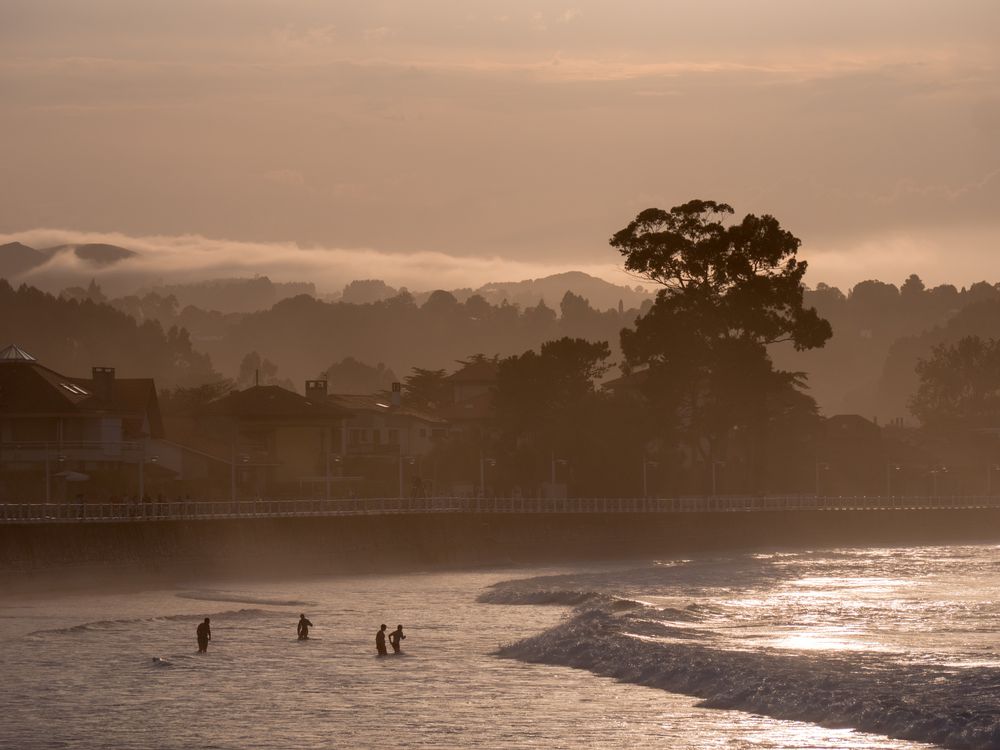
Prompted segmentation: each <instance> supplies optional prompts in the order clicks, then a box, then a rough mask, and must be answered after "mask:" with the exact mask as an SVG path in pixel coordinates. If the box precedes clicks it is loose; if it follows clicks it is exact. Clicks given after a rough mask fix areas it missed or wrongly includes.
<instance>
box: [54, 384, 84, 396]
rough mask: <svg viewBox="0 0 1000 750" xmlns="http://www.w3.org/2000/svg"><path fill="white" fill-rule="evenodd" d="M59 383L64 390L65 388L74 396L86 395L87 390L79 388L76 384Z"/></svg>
mask: <svg viewBox="0 0 1000 750" xmlns="http://www.w3.org/2000/svg"><path fill="white" fill-rule="evenodd" d="M59 385H61V386H62V387H63V388H64V389H65V390H67V391H69V392H70V393H72V394H73V395H74V396H86V395H87V392H86V391H85V390H84V389H83V388H81V387H80V386H78V385H74V384H73V383H60V384H59Z"/></svg>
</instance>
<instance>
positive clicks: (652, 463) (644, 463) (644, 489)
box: [642, 456, 660, 497]
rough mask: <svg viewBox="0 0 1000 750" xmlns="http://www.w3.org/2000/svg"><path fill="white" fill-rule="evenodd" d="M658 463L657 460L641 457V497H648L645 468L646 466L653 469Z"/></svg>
mask: <svg viewBox="0 0 1000 750" xmlns="http://www.w3.org/2000/svg"><path fill="white" fill-rule="evenodd" d="M659 465H660V463H659V461H650V460H649V459H648V458H646V457H645V456H644V457H643V459H642V496H643V497H649V485H648V483H647V481H646V469H647V467H652V468H654V469H655V468H656V467H657V466H659Z"/></svg>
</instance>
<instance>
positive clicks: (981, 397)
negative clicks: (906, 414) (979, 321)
mask: <svg viewBox="0 0 1000 750" xmlns="http://www.w3.org/2000/svg"><path fill="white" fill-rule="evenodd" d="M917 377H918V378H919V385H918V387H917V392H916V394H915V395H914V396H913V398H912V400H911V401H910V409H911V411H912V412H913V414H914V415H915V416H916V417H917V418H918V419H919V420H920V421H921V422H923V423H924V424H925V425H928V426H932V427H995V426H997V424H998V422H1000V341H998V340H997V339H983V338H980V337H979V336H965V337H964V338H962V339H960V340H959V341H958V342H956V343H954V344H939V345H938V346H935V347H934V348H933V349H932V351H931V356H930V357H928V358H927V359H921V360H919V361H918V362H917Z"/></svg>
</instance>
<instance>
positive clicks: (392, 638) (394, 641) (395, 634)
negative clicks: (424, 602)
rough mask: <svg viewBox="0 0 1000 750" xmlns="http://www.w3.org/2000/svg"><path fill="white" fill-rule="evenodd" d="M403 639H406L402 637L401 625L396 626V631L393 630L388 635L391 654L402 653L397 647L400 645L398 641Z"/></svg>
mask: <svg viewBox="0 0 1000 750" xmlns="http://www.w3.org/2000/svg"><path fill="white" fill-rule="evenodd" d="M404 638H406V636H405V635H403V626H402V625H397V626H396V629H395V630H393V631H392V632H391V633H389V643H390V645H391V646H392V653H394V654H399V653H402V652H401V651H400V650H399V647H400V646H401V645H402V644H401V643H400V641H401V640H403V639H404Z"/></svg>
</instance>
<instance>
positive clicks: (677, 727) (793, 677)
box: [0, 547, 1000, 750]
mask: <svg viewBox="0 0 1000 750" xmlns="http://www.w3.org/2000/svg"><path fill="white" fill-rule="evenodd" d="M998 565H1000V550H998V549H997V548H994V547H936V548H912V549H876V550H871V551H863V550H840V551H834V552H826V553H810V552H804V553H793V554H784V553H780V554H768V555H756V556H755V555H740V556H736V557H726V558H716V559H699V560H666V561H660V562H650V563H641V564H640V563H632V564H628V565H621V564H619V565H600V566H573V567H560V568H531V569H521V570H516V571H515V570H507V571H485V572H464V573H463V572H458V573H437V574H411V575H400V576H359V577H354V578H320V577H316V578H299V579H292V580H287V581H280V582H276V581H273V580H272V581H269V582H266V583H262V582H254V581H224V582H206V581H189V582H187V583H186V584H184V585H179V586H177V587H170V588H165V589H160V590H152V591H142V592H135V591H132V592H117V593H115V592H97V593H89V594H86V595H79V594H61V595H31V596H21V597H13V596H8V597H5V599H4V601H3V608H2V609H3V617H2V618H0V670H2V672H3V674H4V675H5V679H4V681H3V683H2V685H0V702H2V703H3V705H4V706H5V721H4V723H3V725H2V728H0V744H3V745H4V746H10V747H23V748H50V747H52V748H54V747H66V746H70V745H75V746H117V747H168V748H173V747H177V748H181V747H220V748H240V747H273V748H279V747H304V748H312V747H372V746H375V745H384V746H391V747H480V748H505V747H580V746H594V747H653V748H711V747H735V748H787V749H788V750H791V749H792V748H802V747H811V748H831V749H832V748H843V749H847V748H876V747H878V748H884V747H890V748H897V747H898V748H904V747H916V746H918V744H919V743H920V742H922V741H933V742H939V743H945V744H947V745H948V746H953V747H992V746H995V744H996V736H997V735H996V733H995V726H996V711H995V709H994V706H995V704H996V697H997V695H996V690H997V688H996V685H997V683H998V681H1000V658H998V651H997V649H998V648H1000V636H998V633H997V631H996V628H995V625H994V623H995V621H996V617H997V615H998V612H997V611H996V610H997V605H996V594H997V585H996V584H995V582H994V581H993V577H994V576H995V572H996V569H997V566H998ZM300 612H304V613H305V614H306V616H307V617H309V619H311V620H312V622H313V623H314V624H315V627H314V628H313V629H312V633H311V635H312V636H313V638H312V639H311V640H310V641H308V642H305V643H300V642H297V641H296V640H295V624H296V620H297V619H298V615H299V613H300ZM204 616H209V617H211V618H212V628H213V642H212V643H211V645H210V647H209V652H208V654H206V655H198V654H196V653H195V650H196V648H195V642H194V629H195V626H196V625H197V623H198V622H200V620H201V619H202V617H204ZM382 622H386V623H387V624H388V625H389V628H390V629H392V628H394V627H395V625H396V624H397V623H402V624H403V626H404V628H405V632H406V634H407V635H408V638H407V640H406V641H405V642H404V644H403V650H404V652H405V656H401V657H393V656H390V657H387V658H383V659H379V658H376V657H375V655H374V645H373V637H374V633H375V630H376V629H377V627H378V625H379V624H380V623H382ZM503 657H508V658H503ZM571 667H577V668H576V669H573V668H571ZM606 677H614V678H616V679H613V680H609V679H606ZM635 683H638V684H635ZM959 685H961V686H962V689H961V690H959V689H958V686H959ZM720 709H722V710H720ZM734 709H735V710H734ZM857 727H864V728H865V729H868V730H869V731H868V733H865V732H859V731H855V730H856V728H857ZM888 734H892V735H896V736H900V737H906V738H907V739H905V740H904V739H900V740H893V739H888V738H887V736H886V735H888ZM914 743H917V744H914Z"/></svg>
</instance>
